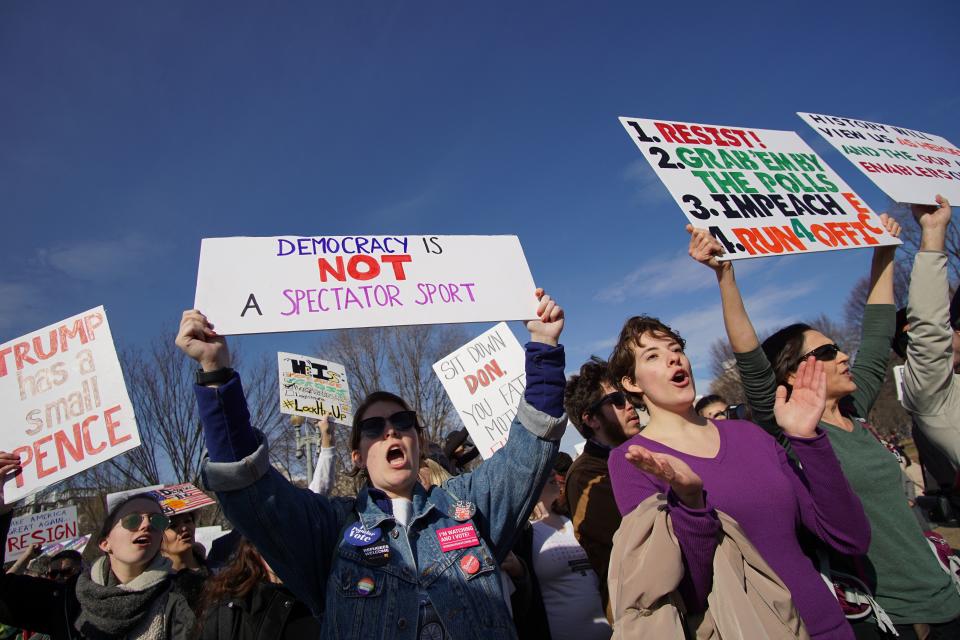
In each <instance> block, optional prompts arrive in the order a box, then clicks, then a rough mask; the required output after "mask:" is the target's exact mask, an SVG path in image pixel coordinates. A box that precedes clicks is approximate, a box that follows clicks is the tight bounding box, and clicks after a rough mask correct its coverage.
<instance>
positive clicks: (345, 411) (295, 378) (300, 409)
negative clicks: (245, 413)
mask: <svg viewBox="0 0 960 640" xmlns="http://www.w3.org/2000/svg"><path fill="white" fill-rule="evenodd" d="M277 362H278V366H279V369H280V413H285V414H287V415H292V416H303V417H305V418H323V417H324V416H330V419H331V420H334V421H336V422H339V423H340V424H350V422H351V421H352V420H353V409H352V407H351V405H350V387H349V386H348V385H347V371H346V369H344V368H343V365H342V364H337V363H336V362H327V361H326V360H319V359H317V358H311V357H310V356H300V355H297V354H295V353H284V352H280V353H278V354H277Z"/></svg>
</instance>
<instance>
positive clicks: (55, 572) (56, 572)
mask: <svg viewBox="0 0 960 640" xmlns="http://www.w3.org/2000/svg"><path fill="white" fill-rule="evenodd" d="M78 573H80V568H79V567H73V568H70V569H51V570H50V571H48V572H47V577H49V578H50V579H51V580H56V579H57V578H60V577H63V578H72V577H73V576H75V575H77V574H78Z"/></svg>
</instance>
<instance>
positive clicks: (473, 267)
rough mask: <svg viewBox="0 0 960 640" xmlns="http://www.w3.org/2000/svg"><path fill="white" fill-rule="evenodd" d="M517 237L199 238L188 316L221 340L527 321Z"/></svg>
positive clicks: (530, 302) (529, 281) (527, 294)
mask: <svg viewBox="0 0 960 640" xmlns="http://www.w3.org/2000/svg"><path fill="white" fill-rule="evenodd" d="M533 292H534V284H533V277H532V276H531V275H530V268H529V267H528V266H527V260H526V258H525V257H524V255H523V249H522V248H521V246H520V240H519V239H518V238H517V237H516V236H316V237H296V236H284V237H276V238H206V239H204V240H203V243H202V244H201V247H200V268H199V270H198V273H197V293H196V299H195V303H194V304H195V308H197V309H199V310H201V311H202V312H203V313H204V314H206V316H207V318H209V319H210V321H211V322H213V323H214V325H215V327H216V330H217V331H218V332H219V333H221V334H223V335H230V334H242V333H269V332H274V331H304V330H311V329H337V328H351V327H383V326H394V325H410V324H438V323H448V322H481V321H490V320H494V321H496V320H529V319H531V318H533V316H534V315H535V311H536V299H535V298H534V295H533Z"/></svg>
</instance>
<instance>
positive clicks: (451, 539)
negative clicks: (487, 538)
mask: <svg viewBox="0 0 960 640" xmlns="http://www.w3.org/2000/svg"><path fill="white" fill-rule="evenodd" d="M437 542H439V543H440V550H441V551H443V552H444V553H446V552H447V551H456V550H457V549H467V548H469V547H476V546H478V545H479V544H480V538H479V537H478V536H477V530H476V529H474V528H473V524H472V523H470V522H465V523H463V524H458V525H456V526H453V527H447V528H446V529H437Z"/></svg>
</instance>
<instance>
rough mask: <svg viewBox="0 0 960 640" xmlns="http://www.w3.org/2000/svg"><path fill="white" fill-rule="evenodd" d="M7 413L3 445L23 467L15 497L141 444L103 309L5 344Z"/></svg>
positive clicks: (2, 380)
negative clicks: (16, 456)
mask: <svg viewBox="0 0 960 640" xmlns="http://www.w3.org/2000/svg"><path fill="white" fill-rule="evenodd" d="M0 412H2V417H3V420H2V425H3V426H2V427H0V450H2V451H10V452H13V453H16V454H19V455H20V463H21V465H22V467H23V472H22V473H20V474H19V475H16V476H12V477H9V478H7V480H6V483H5V484H4V496H5V498H6V500H7V501H8V502H14V501H16V500H18V499H20V498H22V497H24V496H26V495H29V494H31V493H33V492H35V491H38V490H40V489H42V488H44V487H47V486H50V485H52V484H54V483H57V482H59V481H61V480H64V479H66V478H69V477H70V476H72V475H74V474H76V473H79V472H81V471H83V470H84V469H89V468H90V467H92V466H94V465H97V464H100V463H101V462H104V461H106V460H109V459H110V458H112V457H114V456H117V455H120V454H121V453H124V452H125V451H129V450H130V449H133V448H134V447H138V446H140V434H139V433H138V431H137V422H136V419H135V418H134V415H133V406H132V405H131V404H130V398H129V397H128V396H127V388H126V386H125V385H124V382H123V373H122V372H121V370H120V362H119V360H117V351H116V349H115V348H114V346H113V336H112V335H111V333H110V324H109V323H108V322H107V314H106V312H105V311H104V309H103V307H97V308H95V309H91V310H90V311H86V312H84V313H81V314H78V315H75V316H73V317H72V318H67V319H66V320H64V321H62V322H58V323H56V324H52V325H50V326H49V327H44V328H43V329H40V330H39V331H34V332H33V333H30V334H27V335H25V336H22V337H20V338H17V339H16V340H11V341H10V342H7V343H5V344H3V345H2V346H0Z"/></svg>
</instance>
